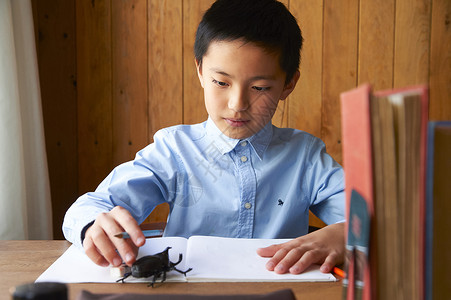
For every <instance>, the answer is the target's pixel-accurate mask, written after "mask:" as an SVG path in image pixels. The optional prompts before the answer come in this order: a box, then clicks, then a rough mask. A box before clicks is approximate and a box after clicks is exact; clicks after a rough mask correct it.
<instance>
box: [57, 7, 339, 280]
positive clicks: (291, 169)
mask: <svg viewBox="0 0 451 300" xmlns="http://www.w3.org/2000/svg"><path fill="white" fill-rule="evenodd" d="M301 47H302V36H301V32H300V30H299V27H298V25H297V22H296V20H295V18H294V17H293V16H292V15H291V13H290V12H289V11H288V10H287V9H286V8H285V6H284V5H283V4H281V3H279V2H277V1H275V0H259V1H254V0H246V1H244V0H218V1H217V2H215V3H214V4H213V5H212V6H211V8H210V9H209V10H208V11H207V12H206V13H205V15H204V17H203V19H202V21H201V23H200V24H199V27H198V30H197V34H196V41H195V63H196V67H197V72H198V77H199V80H200V83H201V85H202V88H203V89H204V98H205V106H206V109H207V112H208V115H209V117H208V120H207V121H205V122H203V123H201V124H196V125H180V126H174V127H170V128H166V129H163V130H160V131H159V132H157V133H156V134H155V136H154V143H152V144H150V145H149V146H147V147H146V148H144V149H143V150H141V151H140V152H138V154H137V155H136V158H135V160H133V161H132V162H128V163H125V164H122V165H120V166H118V167H116V168H115V169H114V170H113V171H112V172H111V173H110V174H109V175H108V177H107V178H106V179H105V180H104V181H103V182H102V183H101V184H100V186H99V187H98V188H97V190H96V191H95V192H94V193H88V194H85V195H83V196H81V197H80V198H79V199H78V200H77V201H76V202H75V203H74V204H73V205H72V207H71V208H70V209H69V210H68V212H67V214H66V217H65V220H64V224H63V231H64V234H65V237H66V238H67V239H68V240H69V241H71V242H72V243H74V244H76V245H78V246H80V247H81V246H83V248H84V250H85V252H86V254H87V255H88V256H89V257H90V258H91V260H93V261H94V262H95V263H97V264H99V265H102V266H108V265H109V264H112V265H114V266H118V265H119V264H120V263H121V262H122V259H123V260H124V261H125V262H126V263H127V264H129V265H130V264H132V263H133V262H134V261H135V257H136V252H137V247H140V246H142V245H143V244H144V243H145V239H144V236H143V234H142V232H141V230H140V229H139V226H138V224H139V223H141V222H142V221H143V220H144V219H145V218H146V217H147V216H148V215H149V214H150V212H151V211H152V209H153V208H154V207H155V206H156V205H158V204H160V203H164V202H167V203H169V206H170V214H169V217H168V221H167V226H166V229H165V233H164V235H165V236H185V237H188V236H190V235H217V236H226V237H239V238H240V237H241V238H295V239H293V240H292V241H290V242H288V243H285V244H281V245H273V246H270V247H267V248H263V249H259V250H258V254H259V255H261V256H265V257H272V258H271V259H270V260H269V261H268V264H267V268H268V269H269V270H272V271H275V272H276V273H285V272H291V273H294V274H297V273H300V272H302V271H303V270H304V269H305V268H307V267H308V266H309V265H310V264H312V263H320V264H322V266H321V271H323V272H329V271H330V270H331V269H332V267H333V266H334V265H335V264H337V263H340V262H341V261H342V258H343V251H344V227H343V223H340V222H343V220H344V193H343V170H342V168H341V167H340V166H339V165H338V164H337V163H336V162H335V161H334V160H333V159H332V158H331V157H330V156H329V155H328V154H327V153H326V152H325V147H324V144H323V143H322V142H321V141H320V140H319V139H317V138H315V137H313V136H311V135H309V134H307V133H305V132H302V131H299V130H294V129H288V128H286V129H279V128H276V127H274V126H272V124H271V118H272V116H273V115H274V112H275V110H276V108H277V104H278V102H279V101H280V100H284V99H285V98H286V97H287V96H288V95H289V94H290V93H291V92H292V91H293V89H294V88H295V86H296V83H297V81H298V79H299V71H298V68H299V61H300V49H301ZM309 208H310V209H312V210H313V211H314V212H315V213H316V214H317V215H318V216H319V217H320V218H321V219H323V221H325V222H326V223H327V224H331V225H328V226H326V227H325V228H322V229H320V230H318V231H316V232H313V233H311V234H307V230H308V211H309ZM122 231H126V232H128V233H129V235H130V237H131V238H130V239H127V240H123V239H118V238H114V235H115V234H117V233H119V232H122ZM149 242H151V241H149ZM116 249H117V252H118V253H119V254H118V253H117V252H116ZM119 255H120V256H119Z"/></svg>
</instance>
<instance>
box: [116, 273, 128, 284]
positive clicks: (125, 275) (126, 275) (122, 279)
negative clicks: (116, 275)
mask: <svg viewBox="0 0 451 300" xmlns="http://www.w3.org/2000/svg"><path fill="white" fill-rule="evenodd" d="M130 275H132V273H131V272H130V273H125V274H124V277H122V278H120V279H118V280H116V282H119V281H121V282H122V283H124V279H126V278H127V277H129V276H130Z"/></svg>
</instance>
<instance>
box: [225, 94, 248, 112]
mask: <svg viewBox="0 0 451 300" xmlns="http://www.w3.org/2000/svg"><path fill="white" fill-rule="evenodd" d="M228 106H229V109H231V110H233V111H236V112H240V111H245V110H247V109H248V108H249V98H248V96H247V95H246V93H244V92H243V91H236V92H235V93H233V94H232V95H231V97H230V98H229V105H228Z"/></svg>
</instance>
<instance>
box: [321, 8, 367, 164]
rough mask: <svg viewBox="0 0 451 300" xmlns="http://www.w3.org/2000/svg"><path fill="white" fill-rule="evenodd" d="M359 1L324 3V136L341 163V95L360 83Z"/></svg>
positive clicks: (322, 134)
mask: <svg viewBox="0 0 451 300" xmlns="http://www.w3.org/2000/svg"><path fill="white" fill-rule="evenodd" d="M358 4H359V1H357V0H334V1H325V2H324V37H323V84H322V86H323V99H322V101H323V102H322V128H321V138H322V139H323V141H324V142H325V143H326V146H327V151H328V152H329V153H330V154H331V155H332V157H334V158H335V160H336V161H338V162H339V163H341V161H342V155H341V117H340V101H339V97H340V93H341V92H343V91H346V90H349V89H351V88H354V87H355V86H356V84H357V44H358V40H357V37H358V9H359V7H358ZM345 167H346V166H345Z"/></svg>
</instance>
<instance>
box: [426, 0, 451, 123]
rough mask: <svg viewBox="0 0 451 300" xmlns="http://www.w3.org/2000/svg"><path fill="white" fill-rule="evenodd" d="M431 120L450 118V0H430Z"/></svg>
mask: <svg viewBox="0 0 451 300" xmlns="http://www.w3.org/2000/svg"><path fill="white" fill-rule="evenodd" d="M429 76H430V77H429V86H430V91H429V93H430V105H429V118H430V119H431V120H451V1H448V0H433V1H432V20H431V55H430V75H429Z"/></svg>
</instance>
